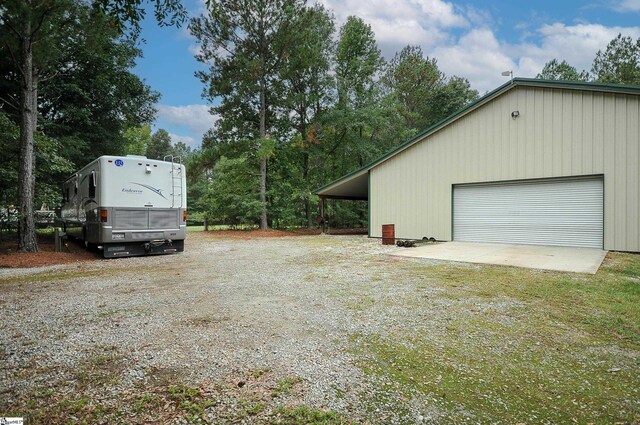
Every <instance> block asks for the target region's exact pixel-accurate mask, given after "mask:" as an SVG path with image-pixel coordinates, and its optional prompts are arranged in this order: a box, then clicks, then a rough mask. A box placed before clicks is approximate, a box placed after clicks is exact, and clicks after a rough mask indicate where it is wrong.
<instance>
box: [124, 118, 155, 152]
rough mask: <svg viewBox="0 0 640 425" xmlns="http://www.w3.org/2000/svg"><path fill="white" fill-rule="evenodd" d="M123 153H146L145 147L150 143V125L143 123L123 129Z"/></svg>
mask: <svg viewBox="0 0 640 425" xmlns="http://www.w3.org/2000/svg"><path fill="white" fill-rule="evenodd" d="M124 139H125V141H126V145H125V146H124V153H125V154H128V155H146V153H147V148H148V146H149V145H150V144H151V126H150V125H149V124H143V125H141V126H138V127H129V128H127V129H126V130H125V131H124Z"/></svg>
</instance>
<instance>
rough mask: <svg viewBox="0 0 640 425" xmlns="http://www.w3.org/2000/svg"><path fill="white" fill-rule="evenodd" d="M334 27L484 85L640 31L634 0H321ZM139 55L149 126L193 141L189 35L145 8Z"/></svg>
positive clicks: (588, 55) (576, 57) (201, 112)
mask: <svg viewBox="0 0 640 425" xmlns="http://www.w3.org/2000/svg"><path fill="white" fill-rule="evenodd" d="M319 2H320V3H322V4H323V5H324V6H325V7H327V8H328V9H330V10H332V11H333V13H334V16H335V19H336V24H337V26H338V27H339V26H340V25H341V24H342V23H343V22H344V21H345V20H346V18H347V17H348V16H349V15H357V16H360V17H361V18H362V19H364V21H365V22H367V23H368V24H370V25H371V27H372V29H373V31H374V32H375V34H376V39H377V41H378V45H379V47H380V49H381V50H382V53H383V55H384V56H385V57H386V58H390V57H392V56H393V54H394V53H395V52H396V51H398V50H399V49H401V48H402V47H403V46H405V45H407V44H412V45H419V46H421V47H422V49H423V51H424V52H425V54H427V55H428V56H430V57H435V58H436V59H437V60H438V64H439V66H440V68H441V70H442V71H444V72H445V73H446V74H447V75H458V76H461V77H465V78H467V79H469V81H470V82H471V85H472V87H473V88H475V89H477V90H479V91H480V93H481V94H482V93H484V92H486V91H489V90H491V89H493V88H495V87H497V86H498V85H500V84H502V83H504V82H505V77H502V76H501V75H500V74H501V72H502V71H505V70H513V72H514V75H515V76H519V77H534V76H535V75H536V73H538V72H539V71H540V70H541V68H542V66H543V65H544V63H545V62H547V61H548V60H550V59H553V58H558V59H566V60H567V61H568V62H569V63H570V64H572V65H573V66H575V67H576V68H578V69H579V70H582V69H586V70H590V68H591V63H592V61H593V57H594V56H595V54H596V52H597V51H598V50H599V49H604V48H605V47H606V45H607V43H608V42H609V41H610V40H611V39H612V38H613V37H615V36H616V35H617V34H618V33H620V32H621V33H622V34H623V35H630V36H632V37H634V38H638V37H640V0H609V1H605V0H593V1H566V0H555V1H548V0H542V1H530V2H520V1H513V0H511V1H497V0H476V1H473V2H463V1H445V0H369V1H362V0H320V1H319ZM183 3H184V4H185V6H186V7H187V9H188V10H189V11H190V13H191V14H192V16H195V15H197V14H199V13H202V12H204V10H205V9H204V5H203V2H202V1H201V0H184V2H183ZM142 37H143V38H144V39H145V40H146V42H145V43H144V44H142V46H141V48H142V50H143V54H144V57H143V58H142V59H139V60H138V64H137V66H136V68H135V69H134V72H136V73H137V74H138V75H139V76H141V77H142V78H143V79H145V81H146V82H147V84H149V85H150V86H151V87H152V88H153V89H154V90H156V91H158V92H160V93H161V95H162V98H161V99H160V102H159V104H158V105H157V107H158V116H157V119H156V122H155V123H154V129H157V128H164V129H166V130H167V131H169V133H170V134H171V135H172V138H173V140H174V142H176V141H184V142H186V143H187V144H189V145H191V146H193V147H195V146H198V145H199V144H200V142H201V140H202V134H203V133H204V132H205V131H206V130H207V129H208V128H210V127H212V126H213V125H215V117H214V116H212V115H210V114H209V112H208V110H209V107H210V105H207V103H206V102H205V101H204V100H203V99H202V97H201V94H202V89H203V85H202V83H201V82H200V81H199V80H198V79H197V78H196V77H195V76H194V73H195V71H196V70H199V69H203V65H202V64H199V63H198V62H197V61H196V60H195V58H194V53H195V52H196V51H197V48H198V46H197V43H196V40H195V39H194V38H193V37H191V36H190V34H189V32H188V30H187V29H186V25H185V26H183V27H182V28H175V27H164V28H161V27H158V25H157V24H156V22H155V20H154V18H153V14H152V13H151V14H150V16H148V17H147V18H146V19H145V21H144V22H143V27H142Z"/></svg>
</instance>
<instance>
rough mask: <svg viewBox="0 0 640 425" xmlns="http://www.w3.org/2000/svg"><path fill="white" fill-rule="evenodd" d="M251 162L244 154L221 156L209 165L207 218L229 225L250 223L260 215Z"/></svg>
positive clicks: (253, 166) (254, 175)
mask: <svg viewBox="0 0 640 425" xmlns="http://www.w3.org/2000/svg"><path fill="white" fill-rule="evenodd" d="M254 170H255V165H254V164H251V163H250V161H248V159H247V157H246V156H241V157H238V158H233V159H228V158H226V157H222V158H220V159H219V160H218V162H217V163H216V165H215V167H213V176H212V184H211V186H210V190H208V191H207V195H206V198H207V204H208V206H209V208H208V211H207V212H208V215H209V218H211V220H212V221H213V222H219V223H224V224H231V225H234V226H235V225H240V224H253V223H256V222H257V220H258V218H259V216H260V201H259V200H258V196H257V192H256V187H257V186H258V176H257V175H256V173H255V171H254Z"/></svg>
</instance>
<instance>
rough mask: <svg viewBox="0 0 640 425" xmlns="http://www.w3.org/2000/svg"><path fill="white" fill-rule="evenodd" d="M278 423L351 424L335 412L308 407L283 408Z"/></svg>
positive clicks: (292, 424) (308, 424)
mask: <svg viewBox="0 0 640 425" xmlns="http://www.w3.org/2000/svg"><path fill="white" fill-rule="evenodd" d="M276 419H277V422H275V423H278V424H283V425H298V424H306V425H346V424H349V423H350V422H349V421H347V419H345V418H343V417H341V416H339V415H338V414H336V413H335V412H331V411H323V410H317V409H311V408H309V407H307V406H299V407H295V408H292V407H281V408H280V409H278V411H277V418H276Z"/></svg>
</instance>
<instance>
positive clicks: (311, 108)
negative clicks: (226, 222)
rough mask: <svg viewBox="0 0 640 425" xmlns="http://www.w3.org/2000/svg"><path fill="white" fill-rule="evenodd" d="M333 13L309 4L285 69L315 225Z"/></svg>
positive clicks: (290, 111) (307, 199) (305, 199)
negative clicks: (314, 169)
mask: <svg viewBox="0 0 640 425" xmlns="http://www.w3.org/2000/svg"><path fill="white" fill-rule="evenodd" d="M334 28H335V27H334V23H333V19H332V17H331V16H330V15H329V13H328V12H327V11H326V10H325V9H324V7H322V6H320V5H316V6H314V7H312V8H307V7H305V8H304V9H303V10H302V11H301V13H299V14H298V16H297V17H296V19H295V21H294V23H293V25H292V30H291V31H292V34H293V39H294V40H293V42H292V43H291V50H290V52H289V54H288V55H287V56H286V58H285V61H284V64H283V67H282V69H281V71H280V72H281V75H280V78H281V79H282V81H283V84H284V86H285V90H284V94H285V99H286V102H285V105H284V106H285V108H286V110H285V111H284V112H285V113H284V115H285V116H290V117H291V124H292V126H293V128H295V130H296V133H297V134H296V135H295V136H294V138H293V143H294V145H295V147H296V148H297V149H299V151H300V153H301V156H302V158H301V168H302V170H301V172H302V176H301V177H302V180H301V182H300V183H301V185H300V186H302V187H301V188H300V190H301V191H302V192H303V194H302V199H303V203H304V210H305V217H306V221H307V227H309V228H311V227H313V225H314V222H313V217H312V211H311V198H310V191H311V189H312V187H311V182H310V162H309V159H310V150H311V148H312V147H313V146H317V145H318V144H319V143H320V140H319V138H318V131H317V128H318V122H317V118H318V116H319V115H320V114H321V113H322V112H323V110H324V109H325V108H327V107H328V106H329V105H328V104H329V101H330V96H331V94H330V90H331V88H332V86H333V79H332V78H331V76H330V75H329V70H330V67H331V56H332V53H333V50H334V46H333V41H332V35H333V32H334Z"/></svg>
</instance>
